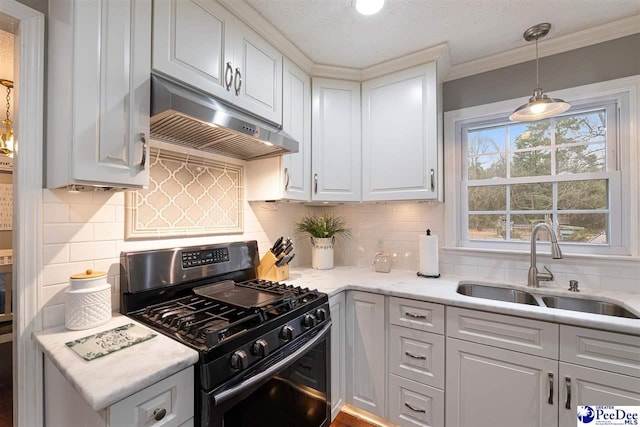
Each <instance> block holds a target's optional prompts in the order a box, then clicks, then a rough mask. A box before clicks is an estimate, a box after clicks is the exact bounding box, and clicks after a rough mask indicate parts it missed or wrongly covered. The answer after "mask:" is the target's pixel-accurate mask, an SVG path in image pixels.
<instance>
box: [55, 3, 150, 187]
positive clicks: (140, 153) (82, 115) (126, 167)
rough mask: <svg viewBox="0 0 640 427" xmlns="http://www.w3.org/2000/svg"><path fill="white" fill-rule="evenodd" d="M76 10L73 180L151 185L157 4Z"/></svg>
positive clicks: (84, 5) (90, 6)
mask: <svg viewBox="0 0 640 427" xmlns="http://www.w3.org/2000/svg"><path fill="white" fill-rule="evenodd" d="M74 13H75V19H74V25H75V28H74V45H73V49H74V52H73V56H74V62H73V64H74V65H73V67H74V69H73V76H74V80H73V85H74V91H73V101H72V102H73V109H74V122H73V149H72V150H71V156H72V170H73V176H72V178H73V179H75V180H76V181H80V182H91V183H103V184H105V185H117V186H123V187H142V186H144V185H147V184H148V182H149V169H148V167H145V166H146V165H145V164H144V163H145V160H144V159H145V158H148V149H147V148H146V142H145V138H146V137H147V136H148V134H149V84H150V82H149V75H150V69H151V68H150V62H151V58H150V53H151V45H150V43H151V38H150V34H151V33H150V31H151V1H150V0H144V1H133V0H130V1H118V2H113V1H96V2H94V1H91V2H87V1H76V2H75V11H74ZM96 29H98V31H96ZM54 102H55V101H54ZM54 105H55V104H54ZM67 143H68V142H67Z"/></svg>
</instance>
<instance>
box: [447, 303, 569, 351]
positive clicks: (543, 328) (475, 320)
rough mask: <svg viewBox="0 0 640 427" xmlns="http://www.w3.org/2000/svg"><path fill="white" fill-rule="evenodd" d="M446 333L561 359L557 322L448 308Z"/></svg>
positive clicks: (482, 342) (463, 338)
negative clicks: (559, 356)
mask: <svg viewBox="0 0 640 427" xmlns="http://www.w3.org/2000/svg"><path fill="white" fill-rule="evenodd" d="M447 336H449V337H453V338H458V339H461V340H466V341H473V342H477V343H480V344H487V345H492V346H495V347H500V348H506V349H507V350H515V351H521V352H523V353H528V354H532V355H535V356H542V357H548V358H551V359H557V358H558V336H559V330H558V325H555V324H553V323H548V322H541V321H539V320H531V319H523V318H520V317H513V316H503V315H500V314H493V313H486V312H483V311H475V310H467V309H464V308H457V307H448V308H447Z"/></svg>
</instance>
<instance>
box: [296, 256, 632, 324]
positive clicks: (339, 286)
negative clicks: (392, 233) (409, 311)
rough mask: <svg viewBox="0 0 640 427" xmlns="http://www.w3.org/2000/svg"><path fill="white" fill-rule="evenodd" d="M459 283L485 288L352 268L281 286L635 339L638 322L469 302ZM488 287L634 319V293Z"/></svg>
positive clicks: (305, 272) (302, 274)
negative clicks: (562, 299)
mask: <svg viewBox="0 0 640 427" xmlns="http://www.w3.org/2000/svg"><path fill="white" fill-rule="evenodd" d="M461 281H467V282H475V283H489V282H486V281H482V280H477V279H474V278H470V277H462V276H460V277H458V276H441V277H440V278H438V279H427V278H422V277H417V276H416V272H415V271H403V270H392V271H391V272H390V273H376V272H375V271H372V270H371V269H368V268H356V267H336V268H334V269H332V270H313V269H311V268H295V269H291V272H290V276H289V279H287V280H285V281H284V282H285V283H287V284H290V285H297V286H303V287H308V288H311V289H318V290H320V291H322V292H325V293H327V294H329V295H330V296H331V295H334V294H336V293H339V292H341V291H344V290H360V291H366V292H374V293H380V294H385V295H391V296H397V297H403V298H413V299H419V300H424V301H430V302H436V303H442V304H447V305H452V306H456V307H465V308H472V309H477V310H484V311H491V312H494V313H502V314H509V315H514V316H522V317H528V318H532V319H539V320H546V321H550V322H557V323H562V324H568V325H575V326H583V327H589V328H596V329H603V330H608V331H612V332H620V333H628V334H634V335H640V319H628V318H620V317H614V316H606V315H600V314H590V313H583V312H578V311H571V310H560V309H554V308H548V307H538V306H532V305H526V304H518V303H510V302H502V301H494V300H488V299H483V298H476V297H469V296H465V295H460V294H458V293H457V292H456V289H457V287H458V284H459V283H460V282H461ZM492 283H495V284H499V285H500V286H503V287H508V288H516V289H522V290H525V291H527V292H529V293H531V294H534V295H541V294H544V295H566V296H571V297H574V298H590V297H597V298H599V299H601V300H603V301H608V302H614V303H616V304H618V305H620V306H622V307H624V308H626V309H627V310H629V311H630V312H632V313H634V314H635V315H637V316H639V317H640V293H626V292H615V291H605V290H602V289H587V288H585V289H581V290H580V292H579V293H577V292H569V291H567V290H565V289H562V288H557V287H541V288H539V289H532V288H529V287H527V286H524V285H515V284H511V283H507V282H492Z"/></svg>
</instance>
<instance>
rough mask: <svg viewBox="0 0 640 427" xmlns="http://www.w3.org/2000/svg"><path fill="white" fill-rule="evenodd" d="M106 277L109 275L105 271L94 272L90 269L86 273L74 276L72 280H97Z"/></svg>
mask: <svg viewBox="0 0 640 427" xmlns="http://www.w3.org/2000/svg"><path fill="white" fill-rule="evenodd" d="M106 275H107V273H106V272H104V271H93V270H92V269H90V268H88V269H87V270H86V271H84V272H82V273H78V274H74V275H73V276H71V278H72V279H95V278H98V277H104V276H106Z"/></svg>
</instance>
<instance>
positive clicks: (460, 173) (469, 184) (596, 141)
mask: <svg viewBox="0 0 640 427" xmlns="http://www.w3.org/2000/svg"><path fill="white" fill-rule="evenodd" d="M621 80H625V79H621ZM634 83H635V84H636V86H637V79H636V81H635V82H634ZM606 84H607V83H605V85H606ZM599 85H602V84H596V85H590V87H592V88H593V89H597V86H599ZM578 89H580V88H576V89H575V90H568V92H572V91H573V93H574V94H578V93H579V94H580V95H579V96H578V95H574V96H576V98H578V99H576V98H572V97H571V96H564V95H563V96H560V92H558V95H557V96H560V97H563V98H565V99H570V100H571V101H570V102H571V103H572V108H571V109H570V110H569V111H567V112H566V113H565V114H562V115H560V116H555V117H552V118H549V119H545V120H540V121H536V122H510V121H509V120H508V118H507V117H508V113H509V111H510V107H507V106H513V105H517V104H518V100H512V101H505V102H501V103H496V104H491V105H486V106H480V107H471V108H468V109H465V110H458V111H455V112H451V113H447V118H446V119H445V121H446V122H447V124H446V126H447V129H450V130H452V131H453V132H455V135H456V141H455V150H454V151H455V153H454V154H453V156H452V155H451V150H450V148H449V149H448V151H449V155H448V156H447V159H448V160H447V161H448V165H447V166H453V167H447V168H446V170H447V173H448V175H447V178H448V180H454V181H455V185H454V186H452V185H449V183H447V201H448V202H449V201H450V200H451V199H452V198H453V199H454V200H453V203H451V205H452V206H453V207H454V209H455V207H456V206H457V209H455V211H454V212H453V216H455V217H456V223H455V227H454V226H452V225H451V224H449V225H448V228H449V229H450V230H449V231H448V233H447V234H448V236H447V246H449V247H451V246H453V245H452V242H453V243H454V244H455V246H457V247H465V248H478V249H497V250H504V249H508V250H527V249H528V244H529V242H530V238H531V231H532V229H533V226H535V225H536V224H537V223H540V222H545V223H547V224H549V225H550V226H552V228H553V229H554V231H555V232H556V235H557V236H558V241H559V242H560V243H561V244H562V247H563V250H564V251H565V252H567V253H590V254H603V255H630V254H633V252H634V251H633V249H632V247H633V245H637V241H636V240H637V238H636V239H634V238H633V236H635V235H636V234H637V228H636V227H637V226H636V225H633V224H632V222H633V218H634V216H635V214H634V209H633V208H634V207H635V206H636V204H637V198H638V196H637V193H638V189H637V186H632V185H631V183H632V182H634V179H633V177H632V176H633V175H634V174H636V173H637V172H633V171H631V165H633V164H636V165H637V147H636V148H634V147H632V146H631V144H632V140H635V138H637V137H636V136H634V135H633V134H632V133H633V128H634V126H632V124H633V123H632V120H631V119H630V117H635V115H636V113H635V112H634V111H631V110H632V109H631V106H630V102H629V100H630V99H632V97H634V96H635V97H637V92H634V91H631V90H630V91H628V92H627V91H620V92H618V93H611V94H598V93H597V90H595V91H594V92H593V93H592V94H591V96H588V95H587V93H588V92H584V91H583V92H579V91H578ZM493 106H495V107H496V109H498V110H499V109H501V108H504V109H505V111H504V112H499V113H496V112H495V111H493V112H492V111H491V109H492V107H493ZM499 111H500V110H499ZM456 116H457V117H456ZM635 132H636V133H637V131H635ZM634 143H635V144H637V142H634ZM634 159H635V160H634ZM453 161H455V164H453V165H452V162H453ZM634 162H635V163H634ZM452 169H453V170H454V171H455V175H454V176H452V174H451V171H452ZM452 193H454V194H452ZM447 209H448V210H449V209H451V207H450V206H449V207H447ZM447 217H449V215H447ZM542 238H543V239H546V237H544V236H543V237H542Z"/></svg>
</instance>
